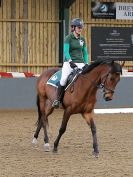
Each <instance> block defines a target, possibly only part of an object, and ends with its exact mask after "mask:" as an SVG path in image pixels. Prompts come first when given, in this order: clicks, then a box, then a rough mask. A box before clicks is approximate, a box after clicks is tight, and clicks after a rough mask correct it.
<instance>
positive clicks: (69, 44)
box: [64, 33, 89, 64]
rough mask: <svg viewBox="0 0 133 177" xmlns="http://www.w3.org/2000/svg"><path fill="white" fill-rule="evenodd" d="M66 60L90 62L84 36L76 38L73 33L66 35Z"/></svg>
mask: <svg viewBox="0 0 133 177" xmlns="http://www.w3.org/2000/svg"><path fill="white" fill-rule="evenodd" d="M64 54H65V61H68V60H70V59H71V60H72V61H73V62H74V63H85V64H88V62H89V61H88V50H87V46H86V41H85V39H84V37H83V36H79V38H75V36H74V34H73V33H71V34H69V35H68V36H66V38H65V41H64Z"/></svg>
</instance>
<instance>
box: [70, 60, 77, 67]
mask: <svg viewBox="0 0 133 177" xmlns="http://www.w3.org/2000/svg"><path fill="white" fill-rule="evenodd" d="M69 64H70V67H71V68H72V69H74V68H76V67H78V66H77V65H76V64H75V63H73V62H72V61H69Z"/></svg>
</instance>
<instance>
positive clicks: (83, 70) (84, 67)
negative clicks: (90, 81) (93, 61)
mask: <svg viewBox="0 0 133 177" xmlns="http://www.w3.org/2000/svg"><path fill="white" fill-rule="evenodd" d="M88 66H89V65H88V64H85V65H84V66H83V68H82V74H85V73H87V71H88Z"/></svg>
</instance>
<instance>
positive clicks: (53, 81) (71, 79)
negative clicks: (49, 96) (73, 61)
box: [47, 68, 82, 90]
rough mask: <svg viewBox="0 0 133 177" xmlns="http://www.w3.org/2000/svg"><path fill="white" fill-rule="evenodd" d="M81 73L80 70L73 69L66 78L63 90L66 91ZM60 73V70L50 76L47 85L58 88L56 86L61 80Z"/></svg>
mask: <svg viewBox="0 0 133 177" xmlns="http://www.w3.org/2000/svg"><path fill="white" fill-rule="evenodd" d="M81 72H82V69H79V68H75V69H73V71H72V72H71V74H70V75H69V76H68V79H67V83H66V85H65V90H67V89H68V87H69V86H70V85H71V84H72V83H74V82H75V81H76V80H77V78H78V76H79V75H80V73H81ZM61 73H62V70H59V71H57V72H56V73H55V74H54V75H52V76H51V77H50V78H49V80H48V81H47V84H48V85H52V86H54V87H57V88H58V85H59V82H60V79H61Z"/></svg>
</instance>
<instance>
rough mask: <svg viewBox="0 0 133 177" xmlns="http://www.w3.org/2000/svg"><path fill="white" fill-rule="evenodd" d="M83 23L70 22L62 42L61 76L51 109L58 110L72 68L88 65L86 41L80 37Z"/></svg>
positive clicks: (76, 20)
mask: <svg viewBox="0 0 133 177" xmlns="http://www.w3.org/2000/svg"><path fill="white" fill-rule="evenodd" d="M83 27H84V23H83V21H82V20H81V19H79V18H75V19H73V20H72V21H71V33H70V34H69V35H68V36H66V37H65V40H64V55H65V59H64V63H63V67H62V76H61V80H60V84H59V86H58V91H57V99H56V100H54V102H53V104H52V107H54V108H58V107H59V104H60V101H61V98H62V96H63V93H64V88H65V85H66V82H67V78H68V76H69V75H70V73H71V72H72V71H73V69H74V68H76V67H78V68H80V69H82V68H83V67H85V65H88V50H87V46H86V41H85V38H84V37H83V36H81V32H82V29H83Z"/></svg>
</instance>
